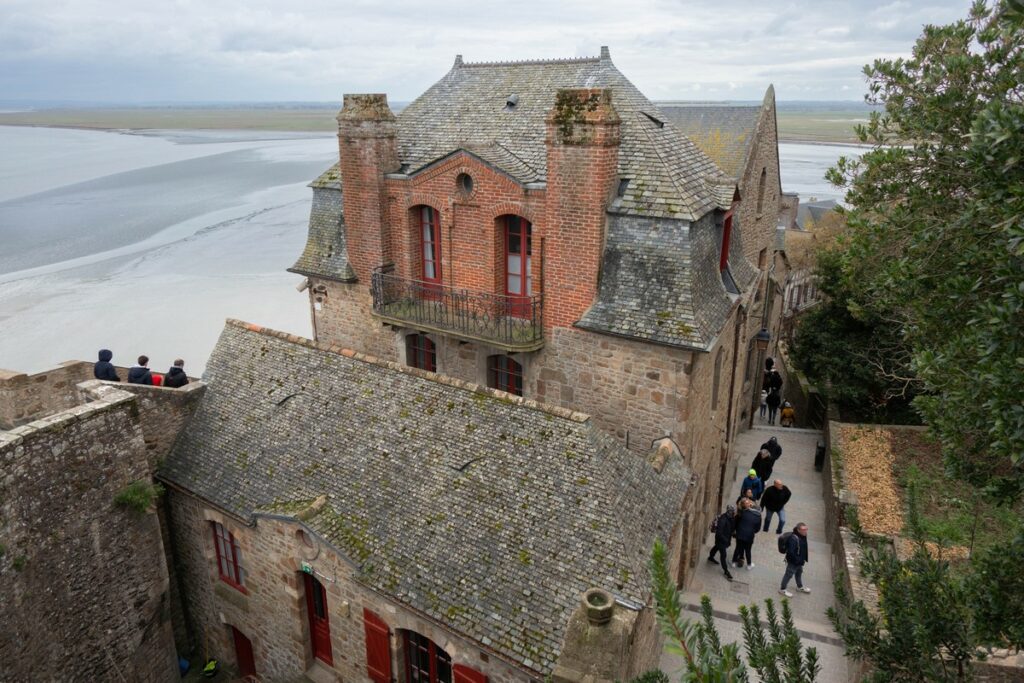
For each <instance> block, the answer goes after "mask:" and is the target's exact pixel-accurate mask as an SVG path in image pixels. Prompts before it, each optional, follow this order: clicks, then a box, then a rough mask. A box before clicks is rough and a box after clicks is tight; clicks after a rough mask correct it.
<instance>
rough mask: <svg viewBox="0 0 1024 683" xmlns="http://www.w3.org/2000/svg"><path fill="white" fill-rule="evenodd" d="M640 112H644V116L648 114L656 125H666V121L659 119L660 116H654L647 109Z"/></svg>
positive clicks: (661, 126) (662, 126)
mask: <svg viewBox="0 0 1024 683" xmlns="http://www.w3.org/2000/svg"><path fill="white" fill-rule="evenodd" d="M640 113H641V114H643V115H644V116H646V117H647V118H649V119H650V120H651V121H652V122H653V123H654V125H656V126H657V127H658V128H664V127H665V122H664V121H662V120H661V119H659V118H657V117H655V116H652V115H651V114H648V113H647V112H645V111H642V112H640Z"/></svg>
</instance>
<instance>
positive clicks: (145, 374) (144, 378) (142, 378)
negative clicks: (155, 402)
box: [128, 356, 153, 386]
mask: <svg viewBox="0 0 1024 683" xmlns="http://www.w3.org/2000/svg"><path fill="white" fill-rule="evenodd" d="M147 365H149V356H139V364H138V365H133V366H131V367H130V368H128V384H148V385H150V386H152V385H153V373H151V372H150V371H149V368H148V367H146V366H147Z"/></svg>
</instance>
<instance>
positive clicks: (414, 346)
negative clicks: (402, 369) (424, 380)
mask: <svg viewBox="0 0 1024 683" xmlns="http://www.w3.org/2000/svg"><path fill="white" fill-rule="evenodd" d="M405 364H406V365H408V366H409V367H411V368H419V369H420V370H427V371H428V372H437V348H436V347H435V346H434V342H432V341H430V338H429V337H428V336H427V335H425V334H410V335H408V336H407V337H406V338H405Z"/></svg>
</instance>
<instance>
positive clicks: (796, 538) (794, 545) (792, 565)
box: [779, 522, 811, 598]
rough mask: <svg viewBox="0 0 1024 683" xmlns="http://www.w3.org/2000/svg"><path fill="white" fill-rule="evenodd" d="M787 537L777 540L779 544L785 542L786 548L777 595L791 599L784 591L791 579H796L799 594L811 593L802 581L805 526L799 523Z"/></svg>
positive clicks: (805, 544) (791, 595) (805, 554)
mask: <svg viewBox="0 0 1024 683" xmlns="http://www.w3.org/2000/svg"><path fill="white" fill-rule="evenodd" d="M787 536H788V538H785V539H781V538H780V539H779V540H780V542H783V541H784V542H785V547H786V572H785V573H784V574H783V575H782V586H781V587H780V588H779V593H781V594H783V595H785V596H786V597H787V598H791V597H793V594H792V593H790V592H789V591H788V590H786V586H788V585H789V580H790V579H793V578H795V579H796V589H797V590H798V591H800V592H801V593H810V592H811V589H810V588H808V587H807V586H805V585H804V581H803V577H804V565H805V564H807V525H806V524H804V523H803V522H800V523H799V524H797V525H796V526H795V527H793V531H792V533H790V534H787Z"/></svg>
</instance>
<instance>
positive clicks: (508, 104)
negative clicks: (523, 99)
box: [505, 95, 519, 111]
mask: <svg viewBox="0 0 1024 683" xmlns="http://www.w3.org/2000/svg"><path fill="white" fill-rule="evenodd" d="M517 104H519V95H509V96H508V97H506V98H505V111H512V110H513V109H515V108H516V105H517Z"/></svg>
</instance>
